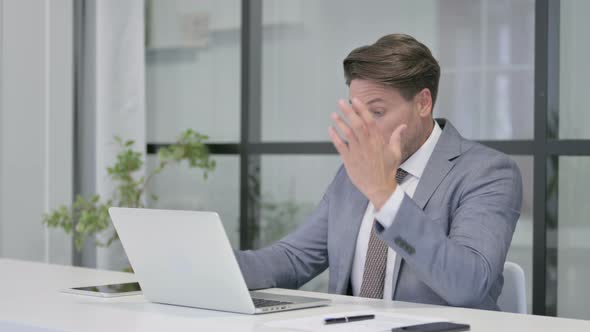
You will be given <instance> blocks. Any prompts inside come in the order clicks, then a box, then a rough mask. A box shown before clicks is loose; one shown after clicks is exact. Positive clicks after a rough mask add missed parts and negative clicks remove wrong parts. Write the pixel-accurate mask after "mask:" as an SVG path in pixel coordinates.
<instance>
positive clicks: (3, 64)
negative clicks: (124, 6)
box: [0, 0, 73, 264]
mask: <svg viewBox="0 0 590 332" xmlns="http://www.w3.org/2000/svg"><path fill="white" fill-rule="evenodd" d="M71 18H72V1H71V0H44V1H20V0H0V257H7V258H16V259H25V260H34V261H46V262H53V263H62V264H69V263H70V262H71V252H72V251H71V239H70V238H69V237H68V236H66V235H65V234H64V233H63V232H62V231H61V230H49V229H47V228H46V227H44V226H43V225H42V223H41V219H42V216H43V214H44V213H45V212H48V211H50V210H51V209H53V208H54V207H56V206H57V205H60V204H68V203H69V202H71V199H72V136H73V135H72V120H73V113H72V83H73V81H72V77H73V76H72V75H73V71H72V70H73V69H72V19H71Z"/></svg>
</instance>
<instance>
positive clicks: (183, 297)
mask: <svg viewBox="0 0 590 332" xmlns="http://www.w3.org/2000/svg"><path fill="white" fill-rule="evenodd" d="M109 214H110V216H111V219H112V221H113V224H114V225H115V229H116V230H117V233H118V234H119V238H120V239H121V243H122V244H123V248H124V249H125V252H126V253H127V257H128V258H129V262H130V263H131V266H132V268H133V271H134V272H135V275H136V277H137V281H138V282H139V284H140V286H141V289H142V291H143V294H144V296H145V298H146V299H147V300H148V301H151V302H157V303H164V304H173V305H181V306H187V307H195V308H202V309H212V310H221V311H229V312H237V313H244V314H260V313H269V312H277V311H284V310H292V309H301V308H309V307H317V306H323V305H328V304H330V300H327V299H320V298H311V297H302V296H286V295H277V294H272V293H269V292H265V291H260V290H258V291H249V290H248V287H247V286H246V282H245V281H244V277H243V276H242V272H241V270H240V267H239V266H238V262H237V260H236V258H235V256H234V252H233V250H232V248H231V245H230V243H229V240H228V238H227V235H226V233H225V231H224V228H223V225H222V223H221V219H220V218H219V215H218V214H217V213H215V212H205V211H176V210H153V209H133V208H116V207H112V208H110V209H109Z"/></svg>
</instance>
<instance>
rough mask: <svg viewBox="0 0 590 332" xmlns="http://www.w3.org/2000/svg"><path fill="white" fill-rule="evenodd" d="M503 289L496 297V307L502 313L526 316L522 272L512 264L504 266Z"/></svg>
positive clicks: (517, 266) (524, 287) (507, 263)
mask: <svg viewBox="0 0 590 332" xmlns="http://www.w3.org/2000/svg"><path fill="white" fill-rule="evenodd" d="M503 275H504V287H503V288H502V293H501V294H500V296H499V297H498V306H499V307H500V310H502V311H504V312H513V313H519V314H526V313H527V308H526V285H525V280H524V271H523V270H522V268H521V267H520V266H519V265H518V264H516V263H512V262H506V263H505V264H504V272H503Z"/></svg>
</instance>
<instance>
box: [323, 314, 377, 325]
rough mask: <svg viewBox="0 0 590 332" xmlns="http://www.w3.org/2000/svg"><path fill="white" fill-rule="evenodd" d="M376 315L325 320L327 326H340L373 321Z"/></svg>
mask: <svg viewBox="0 0 590 332" xmlns="http://www.w3.org/2000/svg"><path fill="white" fill-rule="evenodd" d="M373 318H375V315H360V316H348V317H335V318H324V323H325V324H338V323H348V322H358V321H359V320H367V319H373Z"/></svg>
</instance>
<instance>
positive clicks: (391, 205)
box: [350, 121, 442, 300]
mask: <svg viewBox="0 0 590 332" xmlns="http://www.w3.org/2000/svg"><path fill="white" fill-rule="evenodd" d="M441 133H442V130H441V128H440V126H439V125H438V123H436V121H434V129H433V130H432V133H430V136H429V137H428V139H427V140H426V142H424V144H423V145H422V146H421V147H420V148H419V149H418V151H416V152H415V153H414V154H413V155H411V156H410V158H408V159H407V160H406V161H405V162H404V163H403V164H401V166H400V168H402V169H403V170H404V171H406V172H408V175H407V176H406V178H405V179H404V181H402V183H401V184H399V186H397V188H396V189H395V191H394V193H393V194H392V195H391V197H390V198H389V199H388V200H387V202H386V203H385V205H383V207H382V208H381V210H380V211H378V212H376V211H375V207H374V206H373V204H372V203H371V202H369V204H368V206H367V210H366V211H365V215H364V216H363V220H362V223H361V228H360V230H359V234H358V237H357V241H356V250H355V253H354V259H353V262H352V272H351V276H350V281H351V284H352V295H354V296H358V295H359V294H360V292H361V284H362V282H363V273H364V271H365V258H366V255H367V249H368V247H369V237H370V235H371V227H373V220H374V219H377V221H378V222H379V223H380V224H381V226H383V227H384V228H387V227H389V226H391V223H392V222H393V220H394V219H395V216H396V215H397V211H398V210H399V207H400V205H401V204H402V200H403V198H404V193H405V194H406V195H408V196H410V197H412V196H413V195H414V192H415V191H416V187H417V186H418V182H419V181H420V178H421V177H422V173H423V172H424V168H425V167H426V164H427V163H428V160H429V159H430V155H431V154H432V151H434V147H435V146H436V143H437V142H438V139H439V137H440V135H441ZM395 255H396V253H395V251H393V250H392V249H391V248H389V249H388V250H387V266H386V267H385V285H384V287H383V299H386V300H392V299H393V292H394V289H393V268H394V264H395Z"/></svg>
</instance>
